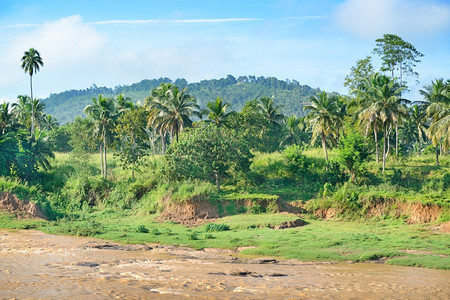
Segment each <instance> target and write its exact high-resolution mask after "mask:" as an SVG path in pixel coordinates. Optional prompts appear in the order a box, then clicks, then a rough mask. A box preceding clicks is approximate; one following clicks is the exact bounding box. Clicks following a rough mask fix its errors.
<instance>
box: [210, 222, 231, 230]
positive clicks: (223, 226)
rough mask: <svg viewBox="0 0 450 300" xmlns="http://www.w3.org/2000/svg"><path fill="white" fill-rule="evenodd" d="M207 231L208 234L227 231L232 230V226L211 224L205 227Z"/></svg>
mask: <svg viewBox="0 0 450 300" xmlns="http://www.w3.org/2000/svg"><path fill="white" fill-rule="evenodd" d="M205 230H206V231H207V232H213V231H227V230H230V226H228V225H227V224H215V223H209V224H207V225H206V226H205Z"/></svg>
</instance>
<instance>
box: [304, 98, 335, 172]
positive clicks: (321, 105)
mask: <svg viewBox="0 0 450 300" xmlns="http://www.w3.org/2000/svg"><path fill="white" fill-rule="evenodd" d="M335 100H336V99H335V98H332V97H328V95H327V93H325V92H322V93H320V94H319V95H318V96H313V97H311V104H309V105H306V106H305V107H304V108H303V110H305V111H308V114H307V115H306V120H307V121H308V122H309V124H310V125H311V127H312V132H313V135H312V141H311V143H314V142H315V141H316V139H317V137H318V136H319V135H320V137H321V139H322V147H323V151H324V153H325V161H328V152H327V143H326V138H327V137H328V135H329V134H330V133H332V132H333V130H334V129H335V124H336V123H335V116H336V114H337V110H338V107H337V105H336V101H335ZM327 170H328V167H327Z"/></svg>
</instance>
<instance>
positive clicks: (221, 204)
mask: <svg viewBox="0 0 450 300" xmlns="http://www.w3.org/2000/svg"><path fill="white" fill-rule="evenodd" d="M163 203H164V210H163V212H162V213H161V215H160V217H159V219H160V220H161V221H173V222H177V223H179V224H183V225H187V226H198V225H201V224H204V223H207V222H211V221H214V219H217V218H220V217H224V216H227V215H232V214H235V213H237V212H238V211H241V210H243V209H244V208H245V209H247V210H251V209H252V208H253V207H254V206H255V205H257V206H258V207H259V208H260V209H261V210H263V211H270V212H288V213H294V214H300V213H302V212H303V204H302V203H301V202H297V203H295V202H283V201H281V200H279V199H275V200H266V199H261V200H258V199H252V200H250V199H249V200H219V201H217V202H216V203H213V202H210V201H207V200H200V199H193V200H190V201H185V202H183V203H173V202H171V201H170V197H166V198H164V199H163ZM230 208H232V209H230ZM302 225H304V224H301V225H300V223H298V224H288V225H287V226H288V227H284V228H289V226H291V227H298V226H302Z"/></svg>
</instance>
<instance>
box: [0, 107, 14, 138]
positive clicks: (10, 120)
mask: <svg viewBox="0 0 450 300" xmlns="http://www.w3.org/2000/svg"><path fill="white" fill-rule="evenodd" d="M13 126H14V114H13V113H12V112H11V110H10V108H9V102H3V104H1V105H0V134H5V133H6V132H8V130H9V129H11V128H12V127H13Z"/></svg>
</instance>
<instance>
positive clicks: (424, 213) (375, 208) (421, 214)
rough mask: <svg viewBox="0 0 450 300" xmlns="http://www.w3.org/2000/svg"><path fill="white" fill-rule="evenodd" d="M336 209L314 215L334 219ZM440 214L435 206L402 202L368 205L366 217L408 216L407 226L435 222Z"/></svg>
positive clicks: (438, 207)
mask: <svg viewBox="0 0 450 300" xmlns="http://www.w3.org/2000/svg"><path fill="white" fill-rule="evenodd" d="M341 212H342V211H339V210H338V209H336V208H332V207H331V208H328V209H324V208H321V209H318V210H317V211H316V212H315V213H314V214H315V216H316V217H318V218H321V219H332V218H335V217H336V216H337V215H339V213H341ZM441 213H442V208H441V207H440V206H439V205H436V204H422V203H409V202H404V201H380V202H375V203H372V204H370V205H369V207H368V208H367V210H366V217H367V218H373V217H380V216H382V215H392V216H395V217H401V216H408V220H407V222H408V223H409V224H417V223H430V222H433V221H436V220H437V219H438V218H439V216H440V215H441Z"/></svg>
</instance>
